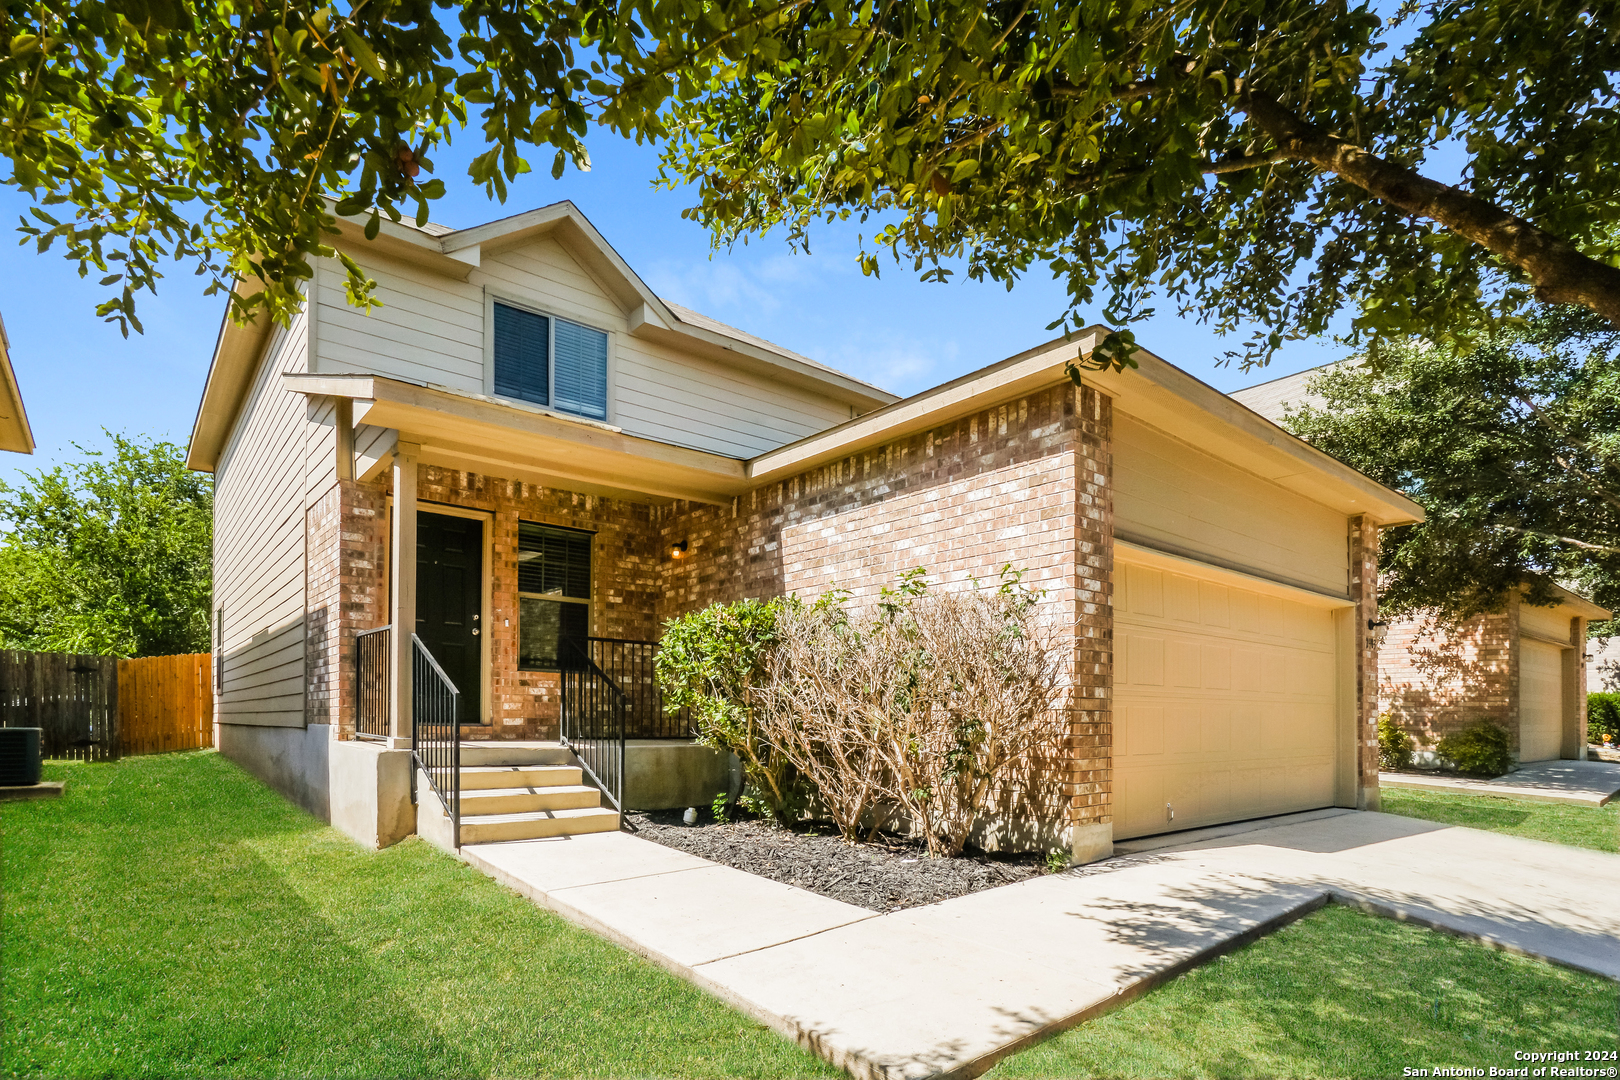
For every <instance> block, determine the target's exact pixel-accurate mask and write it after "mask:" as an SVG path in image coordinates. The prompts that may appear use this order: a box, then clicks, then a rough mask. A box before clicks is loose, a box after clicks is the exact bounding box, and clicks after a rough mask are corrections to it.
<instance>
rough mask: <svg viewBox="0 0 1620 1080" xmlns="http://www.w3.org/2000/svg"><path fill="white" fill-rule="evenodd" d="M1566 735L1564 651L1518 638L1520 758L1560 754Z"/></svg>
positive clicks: (1531, 758)
mask: <svg viewBox="0 0 1620 1080" xmlns="http://www.w3.org/2000/svg"><path fill="white" fill-rule="evenodd" d="M1563 737H1564V651H1563V650H1562V649H1560V648H1559V647H1558V646H1557V645H1548V644H1545V643H1543V642H1540V641H1533V640H1530V639H1528V638H1521V639H1520V641H1519V760H1520V761H1547V760H1549V759H1551V758H1556V757H1557V756H1558V751H1559V749H1560V748H1561V747H1562V745H1563Z"/></svg>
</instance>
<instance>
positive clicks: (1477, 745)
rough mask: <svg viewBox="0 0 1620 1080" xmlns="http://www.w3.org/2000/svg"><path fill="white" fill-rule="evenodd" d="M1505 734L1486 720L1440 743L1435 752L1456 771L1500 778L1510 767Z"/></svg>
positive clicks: (1506, 734) (1511, 757)
mask: <svg viewBox="0 0 1620 1080" xmlns="http://www.w3.org/2000/svg"><path fill="white" fill-rule="evenodd" d="M1508 747H1509V739H1508V733H1507V732H1506V731H1505V730H1504V729H1503V728H1502V727H1501V726H1499V725H1497V724H1493V723H1491V722H1490V721H1489V720H1479V721H1476V722H1475V723H1473V724H1470V725H1469V726H1468V727H1466V728H1464V729H1463V730H1461V731H1458V732H1455V733H1453V734H1451V735H1447V736H1446V737H1445V738H1443V739H1441V740H1440V745H1439V746H1437V747H1435V751H1436V752H1437V753H1438V754H1439V755H1440V756H1441V757H1443V758H1445V759H1446V760H1447V761H1449V762H1451V764H1452V765H1453V766H1454V767H1455V768H1456V769H1457V771H1458V772H1464V773H1472V774H1474V775H1476V776H1501V775H1502V774H1503V773H1505V772H1508V771H1509V770H1511V769H1512V768H1513V755H1512V753H1511V752H1510V750H1509V749H1508Z"/></svg>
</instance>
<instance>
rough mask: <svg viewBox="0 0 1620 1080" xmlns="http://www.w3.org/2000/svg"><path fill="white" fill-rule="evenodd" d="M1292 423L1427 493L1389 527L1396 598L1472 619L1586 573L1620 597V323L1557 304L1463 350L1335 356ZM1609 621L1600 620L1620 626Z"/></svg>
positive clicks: (1589, 589) (1385, 550)
mask: <svg viewBox="0 0 1620 1080" xmlns="http://www.w3.org/2000/svg"><path fill="white" fill-rule="evenodd" d="M1308 390H1309V392H1310V393H1311V394H1312V395H1318V396H1320V398H1321V402H1320V404H1313V405H1307V406H1306V407H1305V408H1303V409H1301V410H1299V411H1298V412H1295V413H1291V414H1290V415H1289V416H1288V417H1286V418H1285V420H1284V424H1285V426H1287V427H1288V428H1290V429H1291V430H1292V431H1294V432H1295V434H1297V435H1300V436H1301V437H1303V438H1305V439H1308V440H1309V441H1310V442H1311V443H1313V444H1314V445H1315V446H1317V447H1318V448H1319V449H1321V450H1324V451H1326V452H1327V453H1329V454H1332V455H1333V456H1334V457H1336V458H1339V459H1340V460H1341V461H1344V462H1346V463H1348V464H1350V465H1352V466H1354V467H1356V468H1358V469H1360V470H1361V471H1362V472H1364V473H1366V474H1367V475H1368V476H1371V477H1372V478H1373V479H1374V480H1377V481H1379V482H1380V483H1383V484H1387V485H1389V486H1390V487H1394V488H1398V489H1400V490H1402V491H1404V492H1406V493H1407V494H1408V495H1410V496H1411V497H1412V498H1413V499H1415V500H1416V501H1417V502H1418V503H1420V504H1421V505H1422V506H1423V510H1424V512H1425V514H1426V515H1427V517H1428V520H1427V521H1425V522H1424V523H1422V524H1420V525H1409V526H1404V527H1401V528H1395V529H1390V530H1387V531H1386V532H1385V533H1384V538H1383V541H1382V549H1381V551H1380V554H1379V566H1380V569H1381V570H1382V571H1383V574H1382V576H1381V580H1380V582H1379V587H1380V590H1381V593H1382V595H1381V598H1380V607H1381V609H1382V610H1386V611H1391V612H1395V613H1400V614H1404V613H1410V612H1413V611H1417V610H1420V609H1436V610H1439V611H1441V612H1444V613H1445V614H1447V615H1448V616H1450V617H1452V618H1466V617H1468V616H1470V615H1473V614H1476V613H1478V612H1481V611H1490V610H1495V609H1499V608H1500V606H1501V604H1502V601H1503V599H1504V598H1505V596H1506V595H1507V594H1508V592H1509V591H1510V590H1512V589H1515V588H1518V587H1520V586H1525V587H1527V588H1528V589H1529V590H1530V599H1531V601H1532V602H1536V603H1546V602H1548V601H1550V600H1551V599H1552V595H1553V594H1552V591H1551V588H1550V583H1551V582H1554V581H1558V582H1563V583H1566V584H1571V585H1574V586H1576V587H1577V588H1579V589H1580V590H1581V591H1582V592H1584V593H1586V594H1588V595H1590V596H1591V597H1592V599H1593V600H1595V601H1596V602H1597V603H1599V604H1602V605H1603V606H1604V607H1607V608H1610V609H1611V610H1620V331H1616V330H1615V329H1613V328H1612V327H1610V326H1609V325H1608V324H1607V323H1606V322H1604V321H1603V320H1601V319H1598V318H1597V317H1596V316H1594V315H1592V314H1591V313H1590V312H1586V311H1582V310H1580V309H1578V308H1554V309H1549V310H1547V311H1543V312H1541V313H1539V314H1537V315H1536V316H1535V317H1534V318H1533V319H1532V320H1531V321H1530V323H1529V325H1528V326H1526V327H1525V328H1523V329H1521V330H1516V331H1514V332H1511V333H1505V334H1501V335H1498V336H1497V337H1494V338H1492V339H1491V340H1489V341H1488V342H1486V343H1485V344H1483V345H1482V346H1480V347H1479V348H1476V349H1473V350H1460V349H1454V348H1449V347H1445V346H1437V345H1434V344H1432V343H1429V342H1424V341H1417V340H1414V341H1407V342H1403V343H1400V344H1396V345H1392V346H1390V347H1388V348H1387V349H1385V350H1384V351H1383V353H1382V355H1381V357H1380V360H1379V362H1378V363H1375V364H1368V363H1346V364H1339V365H1335V366H1333V367H1330V368H1325V369H1323V370H1322V372H1321V373H1320V374H1318V375H1317V376H1316V377H1314V378H1313V379H1311V381H1310V382H1309V383H1308ZM1613 630H1614V628H1613V627H1612V626H1607V625H1601V624H1600V625H1599V626H1598V627H1596V629H1595V630H1594V632H1599V631H1601V632H1602V633H1604V634H1608V633H1612V632H1613Z"/></svg>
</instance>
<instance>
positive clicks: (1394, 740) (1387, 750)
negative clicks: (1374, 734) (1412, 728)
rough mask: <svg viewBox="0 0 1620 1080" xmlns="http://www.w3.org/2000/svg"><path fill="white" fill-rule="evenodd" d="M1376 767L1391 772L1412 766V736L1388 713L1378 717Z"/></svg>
mask: <svg viewBox="0 0 1620 1080" xmlns="http://www.w3.org/2000/svg"><path fill="white" fill-rule="evenodd" d="M1378 767H1379V768H1380V769H1388V770H1390V771H1392V772H1398V771H1400V770H1401V769H1410V768H1411V767H1412V736H1410V735H1408V734H1407V733H1406V729H1405V728H1403V727H1401V725H1400V724H1398V723H1396V722H1395V718H1394V717H1393V716H1390V715H1389V713H1384V714H1382V715H1381V716H1379V717H1378Z"/></svg>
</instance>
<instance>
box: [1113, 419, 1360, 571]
mask: <svg viewBox="0 0 1620 1080" xmlns="http://www.w3.org/2000/svg"><path fill="white" fill-rule="evenodd" d="M1114 527H1115V529H1116V530H1117V531H1118V533H1119V535H1121V536H1122V537H1125V538H1127V539H1130V540H1139V541H1141V542H1143V543H1146V544H1148V545H1150V546H1162V547H1165V548H1168V549H1173V550H1175V551H1176V552H1177V553H1178V554H1186V555H1188V556H1190V557H1193V558H1204V559H1209V560H1211V561H1216V562H1222V563H1225V564H1229V565H1232V566H1235V567H1239V568H1243V569H1247V570H1251V571H1256V572H1259V573H1261V574H1263V575H1266V576H1271V577H1276V578H1280V579H1283V580H1286V581H1289V582H1292V583H1295V584H1300V585H1306V586H1310V587H1312V588H1316V589H1321V590H1324V591H1327V592H1330V593H1332V594H1334V595H1336V596H1343V595H1345V590H1346V588H1347V582H1348V572H1349V549H1348V546H1347V542H1346V539H1345V537H1346V528H1347V522H1346V521H1345V518H1344V515H1343V514H1341V513H1339V512H1338V511H1336V510H1332V509H1330V508H1328V507H1325V506H1323V505H1321V504H1320V503H1316V502H1312V501H1311V500H1310V499H1307V498H1305V497H1304V496H1302V495H1296V494H1294V493H1293V492H1290V491H1288V490H1287V489H1285V488H1283V487H1280V486H1278V485H1277V484H1273V483H1271V482H1270V481H1268V480H1265V479H1262V478H1261V477H1259V476H1256V475H1254V474H1253V473H1249V472H1245V471H1243V470H1242V469H1238V468H1235V467H1233V466H1232V465H1229V464H1226V463H1224V462H1222V461H1219V460H1218V459H1216V458H1214V457H1212V456H1210V455H1209V454H1206V453H1204V452H1203V451H1201V450H1199V449H1198V448H1197V447H1195V446H1192V445H1191V444H1189V443H1185V442H1182V441H1181V440H1180V439H1177V438H1175V437H1174V436H1172V435H1170V434H1168V433H1166V432H1164V431H1161V430H1159V429H1158V428H1155V427H1151V426H1149V425H1147V424H1144V423H1142V422H1140V421H1138V420H1137V419H1135V418H1134V417H1130V416H1124V415H1121V414H1119V413H1116V414H1115V416H1114Z"/></svg>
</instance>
